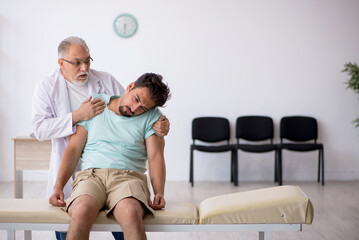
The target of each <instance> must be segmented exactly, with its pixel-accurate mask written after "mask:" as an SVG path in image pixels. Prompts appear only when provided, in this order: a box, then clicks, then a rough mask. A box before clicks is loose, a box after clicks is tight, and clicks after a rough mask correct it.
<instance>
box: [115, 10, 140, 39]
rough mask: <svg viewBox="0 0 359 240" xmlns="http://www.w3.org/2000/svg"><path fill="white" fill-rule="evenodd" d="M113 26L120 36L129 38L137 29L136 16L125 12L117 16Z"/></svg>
mask: <svg viewBox="0 0 359 240" xmlns="http://www.w3.org/2000/svg"><path fill="white" fill-rule="evenodd" d="M113 28H114V29H115V32H116V34H117V35H118V36H120V37H123V38H129V37H131V36H133V35H134V34H135V33H136V31H137V21H136V18H135V17H134V16H132V15H131V14H128V13H124V14H121V15H119V16H118V17H116V19H115V21H114V22H113Z"/></svg>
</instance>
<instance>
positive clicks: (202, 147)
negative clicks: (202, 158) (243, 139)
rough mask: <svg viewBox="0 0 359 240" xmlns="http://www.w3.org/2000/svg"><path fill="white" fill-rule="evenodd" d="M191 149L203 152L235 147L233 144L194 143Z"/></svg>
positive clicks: (222, 150)
mask: <svg viewBox="0 0 359 240" xmlns="http://www.w3.org/2000/svg"><path fill="white" fill-rule="evenodd" d="M191 149H193V150H198V151H203V152H226V151H230V150H232V149H233V146H232V145H229V144H228V145H220V146H206V145H196V144H192V145H191Z"/></svg>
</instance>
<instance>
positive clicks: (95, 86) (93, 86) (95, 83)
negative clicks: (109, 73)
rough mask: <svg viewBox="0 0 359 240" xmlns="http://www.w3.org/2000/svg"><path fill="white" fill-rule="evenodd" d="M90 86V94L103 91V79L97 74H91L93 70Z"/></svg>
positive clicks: (89, 81)
mask: <svg viewBox="0 0 359 240" xmlns="http://www.w3.org/2000/svg"><path fill="white" fill-rule="evenodd" d="M88 86H89V90H90V95H94V94H98V93H101V89H102V81H101V79H99V78H98V77H97V76H95V75H93V74H91V72H90V76H89V80H88Z"/></svg>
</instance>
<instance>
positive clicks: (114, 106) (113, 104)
mask: <svg viewBox="0 0 359 240" xmlns="http://www.w3.org/2000/svg"><path fill="white" fill-rule="evenodd" d="M120 99H121V98H111V99H110V102H109V103H108V104H107V108H108V109H109V110H110V111H112V112H114V113H116V114H117V115H119V116H122V114H121V113H120V111H119V110H118V106H120Z"/></svg>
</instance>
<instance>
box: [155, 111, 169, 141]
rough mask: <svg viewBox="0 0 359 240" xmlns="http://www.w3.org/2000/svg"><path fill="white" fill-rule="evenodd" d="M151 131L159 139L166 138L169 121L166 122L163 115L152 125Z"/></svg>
mask: <svg viewBox="0 0 359 240" xmlns="http://www.w3.org/2000/svg"><path fill="white" fill-rule="evenodd" d="M152 128H153V130H155V131H156V135H157V136H159V137H164V136H167V134H168V132H169V131H170V121H168V119H167V117H166V116H165V115H162V116H161V117H160V118H159V119H158V121H157V122H155V123H154V124H153V125H152Z"/></svg>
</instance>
